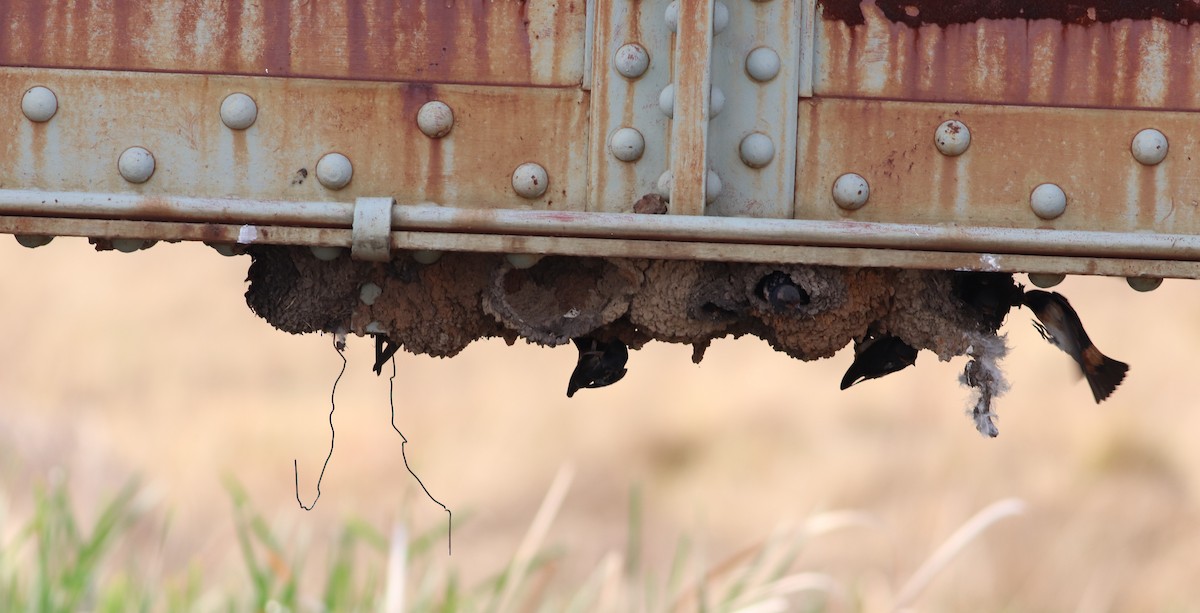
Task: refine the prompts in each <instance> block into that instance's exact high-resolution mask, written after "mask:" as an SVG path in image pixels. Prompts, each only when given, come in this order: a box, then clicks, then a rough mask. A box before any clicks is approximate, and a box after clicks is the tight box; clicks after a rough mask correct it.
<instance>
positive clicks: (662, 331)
mask: <svg viewBox="0 0 1200 613" xmlns="http://www.w3.org/2000/svg"><path fill="white" fill-rule="evenodd" d="M248 251H249V253H250V255H251V256H252V257H253V262H252V264H251V266H250V271H249V281H250V287H249V289H248V290H247V292H246V301H247V303H248V304H249V306H250V308H251V309H252V310H253V311H254V312H255V313H257V314H258V315H259V316H261V317H262V318H264V319H266V320H267V321H268V322H270V323H271V324H272V325H273V326H275V327H276V328H279V329H280V330H283V331H285V332H290V333H295V334H301V333H306V332H345V333H353V334H360V335H366V334H384V335H387V336H388V337H390V339H391V340H392V341H394V342H397V343H399V344H401V345H402V346H403V348H404V349H406V350H408V351H410V352H412V353H418V354H428V355H432V356H438V357H450V356H453V355H455V354H457V353H458V352H460V351H462V350H463V348H465V347H466V346H467V345H469V344H470V343H471V342H473V341H475V340H477V339H482V338H489V337H501V338H504V339H505V340H506V341H508V342H509V343H512V342H514V341H516V339H518V338H524V339H526V340H528V341H530V342H534V343H539V344H543V345H561V344H565V343H568V342H570V341H571V339H572V338H577V337H582V336H588V337H591V338H595V339H598V340H601V341H612V340H619V341H621V342H623V343H625V344H626V345H627V346H628V347H629V348H631V349H638V348H640V347H641V346H642V345H644V344H646V343H647V342H648V341H651V340H658V341H666V342H672V343H686V344H690V345H692V346H693V348H694V354H693V359H694V360H695V361H697V362H699V361H700V359H701V358H702V357H703V355H704V349H705V348H706V347H707V346H708V344H709V343H710V342H711V341H712V340H713V339H716V338H722V337H725V336H734V337H738V336H742V335H745V334H750V335H754V336H758V337H760V338H762V339H764V340H766V341H767V342H768V343H770V344H771V346H772V347H774V348H775V349H776V350H778V351H782V352H784V353H786V354H788V355H790V356H792V357H794V358H798V359H801V360H815V359H819V358H825V357H829V356H832V355H833V354H834V353H835V352H837V351H838V350H839V349H841V348H843V347H845V346H846V345H847V344H850V343H856V345H857V344H862V343H863V342H864V340H865V339H869V338H874V337H880V336H887V337H897V338H899V339H901V340H902V341H903V342H904V343H906V344H907V345H909V346H911V347H912V348H915V349H928V350H929V351H932V352H933V353H935V354H937V356H938V357H939V358H940V359H942V360H948V359H950V358H952V357H954V356H958V355H970V356H972V357H973V358H974V360H973V361H972V363H971V365H970V366H969V367H968V369H967V372H966V373H964V381H965V382H966V383H967V384H968V385H973V386H974V387H976V388H979V392H980V393H979V395H978V397H979V398H980V401H979V405H982V406H979V405H977V406H976V407H975V408H974V410H973V413H974V416H975V419H976V425H977V426H978V427H979V428H980V430H981V431H983V432H985V434H990V435H993V436H994V435H995V433H994V426H991V420H990V408H989V406H987V405H990V398H991V397H992V396H994V395H997V394H999V393H1001V392H1002V391H1003V386H1004V383H1003V380H1002V377H1001V376H1000V374H999V372H998V371H997V370H996V369H995V361H996V360H998V359H999V358H1001V357H1003V354H1004V352H1005V348H1004V343H1003V342H1002V340H1001V339H999V338H997V336H996V330H997V328H998V327H999V326H1000V323H1001V322H1002V321H1003V319H1004V316H1005V315H1006V314H1007V313H1008V310H1009V308H1010V305H1011V304H1013V303H1014V302H1015V301H1014V300H1013V299H1012V296H1014V295H1016V296H1019V293H1020V290H1019V289H1017V286H1016V285H1015V283H1014V282H1013V279H1012V276H1011V275H1008V274H1000V273H955V272H939V271H914V270H898V269H885V268H835V267H821V266H804V265H795V264H742V263H725V262H696V261H680V260H647V259H604V258H575V257H555V256H550V257H546V258H543V259H542V260H540V261H538V262H537V263H536V264H535V265H533V266H532V267H529V268H525V269H518V268H514V267H513V265H512V264H510V263H509V262H508V260H507V259H506V258H505V257H503V256H501V255H492V254H472V253H446V254H445V255H444V256H442V257H441V258H440V259H438V260H437V261H436V262H434V263H432V264H428V265H426V264H420V263H418V262H416V261H415V260H413V259H412V258H411V257H410V256H409V255H407V254H398V255H397V256H396V257H395V258H394V259H393V260H392V261H391V262H389V263H367V262H358V261H354V260H352V259H350V258H349V257H348V256H347V255H345V254H343V255H342V256H340V257H338V258H337V259H334V260H332V261H323V260H319V259H317V258H316V257H314V256H313V254H312V252H311V251H310V250H309V249H307V248H297V247H272V246H255V247H252V248H250V249H249V250H248ZM782 275H786V276H782ZM771 276H774V278H780V279H783V280H784V281H785V282H786V281H789V280H790V282H791V283H792V284H794V285H795V287H796V288H799V291H800V292H802V293H804V294H806V295H805V303H804V304H794V305H793V304H789V305H787V306H786V307H785V308H781V307H780V305H779V304H778V303H773V302H772V301H771V300H770V299H769V298H770V297H769V296H767V295H764V291H763V287H762V283H763V280H764V279H765V278H768V277H771ZM1016 301H1019V299H1018V300H1016ZM972 373H975V374H974V375H972ZM980 373H985V374H986V375H987V376H980Z"/></svg>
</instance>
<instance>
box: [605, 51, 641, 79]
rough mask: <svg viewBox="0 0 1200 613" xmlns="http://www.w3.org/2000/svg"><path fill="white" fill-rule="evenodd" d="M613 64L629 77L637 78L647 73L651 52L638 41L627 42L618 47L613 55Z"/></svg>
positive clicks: (622, 74)
mask: <svg viewBox="0 0 1200 613" xmlns="http://www.w3.org/2000/svg"><path fill="white" fill-rule="evenodd" d="M613 65H614V66H615V67H616V69H617V72H619V73H621V76H623V77H625V78H627V79H636V78H638V77H640V76H642V75H644V74H646V69H647V68H649V67H650V54H649V53H647V52H646V48H645V47H643V46H641V45H639V44H637V43H626V44H624V45H621V47H620V48H619V49H617V54H616V55H615V56H613Z"/></svg>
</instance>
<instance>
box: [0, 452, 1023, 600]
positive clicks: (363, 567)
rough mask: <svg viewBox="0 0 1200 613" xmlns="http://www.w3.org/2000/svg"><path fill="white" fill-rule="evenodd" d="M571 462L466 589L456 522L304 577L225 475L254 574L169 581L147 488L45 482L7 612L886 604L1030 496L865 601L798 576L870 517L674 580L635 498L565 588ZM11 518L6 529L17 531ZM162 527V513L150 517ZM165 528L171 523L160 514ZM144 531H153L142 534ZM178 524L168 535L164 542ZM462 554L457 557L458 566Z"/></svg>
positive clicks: (6, 567) (353, 549) (676, 567)
mask: <svg viewBox="0 0 1200 613" xmlns="http://www.w3.org/2000/svg"><path fill="white" fill-rule="evenodd" d="M570 482H571V472H570V471H569V470H562V471H560V472H559V474H558V476H557V477H556V478H555V481H554V483H553V484H552V485H551V487H550V490H549V492H548V493H547V495H546V497H545V499H544V500H543V502H542V505H541V507H540V508H539V509H538V512H537V514H536V515H535V517H534V519H533V522H532V524H531V525H530V527H529V529H528V532H527V534H526V536H525V538H524V539H523V540H522V542H521V543H520V545H519V547H518V548H517V551H516V552H515V553H514V555H513V557H512V560H511V561H510V562H509V563H508V565H506V566H505V567H504V568H503V569H500V570H498V571H497V572H495V573H494V574H493V575H492V576H491V577H489V578H487V579H486V580H484V581H482V582H480V583H479V584H478V585H473V586H464V585H462V583H461V582H460V581H459V579H458V577H457V575H456V574H455V573H454V571H453V569H451V568H447V566H446V564H447V560H445V559H444V556H441V555H440V551H441V550H440V545H441V543H442V542H443V541H442V539H443V538H444V537H445V533H444V531H443V528H444V527H443V526H438V527H435V528H433V529H431V530H429V531H428V532H427V533H424V534H418V535H415V536H413V537H410V536H409V535H407V534H406V533H405V532H404V531H403V530H401V529H397V530H396V531H395V532H394V533H393V534H385V533H383V532H382V531H380V530H379V529H377V528H375V527H374V526H371V525H370V524H368V523H366V522H363V521H360V520H356V519H350V520H346V521H344V522H343V523H342V525H341V529H340V531H339V535H338V536H337V538H336V541H335V542H334V543H332V544H331V545H332V547H331V549H330V551H331V553H330V555H329V558H328V560H327V561H326V568H324V569H323V570H322V572H320V573H316V576H318V577H321V578H322V580H321V581H318V582H317V583H316V584H312V583H311V582H309V583H305V582H304V580H303V579H302V577H306V576H307V577H312V576H313V574H311V573H310V574H306V573H305V568H304V564H305V562H306V560H307V557H306V551H305V548H304V547H302V546H297V545H295V544H294V543H292V542H290V541H288V540H286V539H285V538H284V537H283V536H282V535H281V534H279V533H278V531H277V530H276V529H275V528H273V527H272V525H271V523H270V522H269V521H267V519H266V518H264V517H263V516H262V514H261V513H259V512H258V511H257V510H256V509H255V508H254V506H253V504H252V501H251V499H250V496H249V494H248V493H247V492H246V490H245V489H244V488H243V487H242V486H241V485H240V484H239V483H238V482H237V481H236V480H235V479H234V478H232V477H227V478H226V479H225V488H226V490H227V492H228V495H229V499H230V502H231V511H232V514H233V519H234V525H235V528H236V534H237V539H238V545H239V547H240V550H241V557H242V561H243V565H244V567H245V571H246V582H245V583H244V584H242V585H240V586H233V587H229V586H213V585H208V584H207V583H206V581H205V577H203V576H202V574H201V573H200V572H199V571H198V570H196V569H195V568H191V569H189V570H188V571H187V572H185V573H183V574H182V575H180V576H175V577H167V578H165V579H164V578H158V577H154V576H153V573H148V572H147V569H146V568H143V567H139V565H138V564H139V562H142V563H144V562H145V560H146V559H147V558H153V557H154V556H153V555H151V554H152V553H154V552H146V551H137V550H135V549H137V548H139V547H140V548H141V549H145V548H146V547H153V545H146V544H144V543H142V542H141V541H144V540H145V539H144V538H142V539H140V541H139V540H138V539H136V538H135V536H136V534H135V533H137V532H138V530H136V529H135V528H139V527H144V525H145V524H146V523H148V520H149V519H153V518H148V517H147V511H145V510H144V509H143V508H142V507H141V506H139V505H138V504H137V503H136V501H137V500H138V492H139V487H138V484H137V483H136V482H130V483H127V484H126V485H125V486H124V487H122V488H121V489H119V490H118V491H117V492H116V493H114V494H113V495H112V497H111V498H109V499H108V501H107V502H106V503H105V504H103V505H102V506H101V508H100V509H99V511H98V513H97V514H96V516H95V518H94V519H93V520H92V521H91V522H90V524H89V525H86V526H84V525H81V521H80V519H79V514H78V511H77V510H76V509H75V508H74V507H73V505H72V502H71V499H70V495H69V493H68V488H67V485H66V483H65V482H63V480H61V479H60V480H58V481H56V482H52V483H51V484H49V485H48V486H43V487H39V488H37V489H36V490H35V491H34V492H33V494H34V505H33V512H32V516H31V517H30V518H28V520H27V521H26V523H25V524H24V525H22V526H21V527H20V529H19V530H16V531H15V532H13V534H14V536H12V537H11V538H8V539H7V540H5V541H4V542H0V610H2V611H6V612H14V613H17V612H23V611H29V612H39V613H41V612H48V613H57V612H64V613H65V612H75V611H98V612H102V613H107V612H113V613H116V612H127V611H272V612H274V611H280V612H282V611H291V612H302V611H305V612H306V611H338V612H341V611H347V612H353V611H392V610H403V611H413V612H416V613H427V612H428V613H443V612H445V613H449V612H454V611H479V612H483V613H508V612H510V611H568V612H579V613H583V612H591V611H645V612H657V611H705V612H708V611H712V612H739V613H769V612H773V611H797V610H798V611H824V610H826V609H836V610H851V611H853V610H878V609H880V608H888V609H889V610H890V609H891V608H893V607H896V606H897V605H904V606H910V605H911V604H912V603H913V602H914V601H915V600H916V599H917V597H918V596H919V595H920V593H921V592H922V591H923V590H924V588H925V587H926V586H927V585H928V584H929V582H930V581H931V580H932V579H933V577H934V576H936V575H937V574H938V573H939V572H940V571H941V570H942V569H943V568H945V567H946V565H947V564H949V563H950V561H951V560H952V559H953V558H954V556H955V555H957V553H958V552H959V551H961V549H962V548H963V547H965V546H966V545H967V544H969V543H970V542H971V541H972V540H973V539H975V538H976V537H977V536H978V535H979V534H981V533H982V532H983V531H984V530H986V529H987V528H988V527H989V526H990V525H992V524H994V523H995V522H996V521H999V520H1000V519H1003V518H1005V517H1008V516H1011V515H1014V514H1016V513H1018V512H1020V510H1021V509H1020V507H1021V505H1020V503H1019V502H1017V501H1011V500H1010V501H1001V502H999V503H996V504H994V505H992V506H990V507H988V508H987V509H984V510H983V511H981V512H980V513H979V514H977V515H976V516H975V517H973V518H972V519H971V520H969V521H968V522H966V523H965V524H964V525H963V527H962V528H960V529H959V530H958V531H957V532H955V533H954V534H953V535H951V537H950V538H949V539H948V540H947V541H946V542H945V543H943V544H942V545H941V546H940V547H938V548H936V550H935V551H934V553H933V555H931V556H930V558H929V559H928V560H927V561H926V563H925V564H923V565H921V567H920V568H918V569H917V570H916V572H915V573H913V576H912V577H910V578H909V579H908V580H907V581H904V582H899V581H898V582H896V583H895V584H896V585H897V586H899V587H897V588H896V589H895V590H894V591H893V592H892V593H891V594H890V595H889V596H888V602H866V601H864V600H863V598H862V597H861V595H859V594H855V593H854V591H853V586H851V587H846V586H843V585H841V584H839V583H838V582H837V581H835V580H834V578H833V577H831V576H828V575H826V574H824V573H821V572H819V571H803V570H800V571H798V570H797V569H796V566H797V557H798V556H799V554H800V553H801V551H802V549H803V546H804V544H805V543H806V542H808V541H809V540H810V539H813V538H819V537H820V536H821V535H823V534H826V533H828V532H831V531H834V530H839V529H845V528H854V527H861V526H864V525H870V524H871V523H872V521H871V520H870V518H868V517H867V516H865V515H863V514H858V513H831V514H825V515H818V516H816V517H813V518H810V519H809V520H808V521H807V522H805V523H804V524H803V525H801V526H799V527H797V528H793V529H788V530H782V529H781V530H779V531H777V532H776V533H774V534H772V535H770V536H769V537H768V538H766V539H764V540H763V542H761V543H758V544H755V545H753V546H751V547H747V548H746V549H744V550H742V551H740V552H738V553H737V554H735V555H734V556H731V557H730V558H729V559H726V560H722V561H719V562H718V563H716V564H713V565H704V564H702V563H701V562H700V561H699V560H697V559H696V556H695V554H694V552H693V551H692V548H691V546H690V542H689V541H688V540H687V539H686V538H685V539H681V540H680V541H679V543H678V546H677V548H676V553H675V556H674V559H673V561H672V563H671V564H670V566H669V568H667V569H666V572H665V573H663V576H661V577H660V576H658V572H657V571H656V570H655V569H652V568H648V567H646V566H644V564H643V562H642V549H643V537H642V507H641V495H640V492H638V491H637V490H636V489H635V490H634V491H633V492H632V494H631V496H630V507H629V519H628V538H627V540H626V544H625V547H624V550H623V551H616V550H614V551H612V552H610V553H609V554H608V555H607V556H606V557H605V558H604V560H603V561H602V562H601V563H600V565H599V566H598V567H597V568H596V569H595V571H593V572H592V573H591V574H590V576H589V577H587V579H586V580H584V581H583V583H582V584H580V585H577V586H567V587H565V588H564V587H559V586H555V584H554V582H553V579H554V574H555V567H556V566H555V562H556V561H557V560H558V559H560V558H561V556H562V554H561V553H558V552H555V551H553V550H550V549H548V548H547V547H546V546H545V536H546V533H547V531H548V529H549V528H550V525H551V524H552V523H553V521H554V518H555V517H556V515H557V513H558V510H559V508H560V505H561V504H562V501H563V500H564V499H565V497H566V494H567V491H568V490H569V488H570ZM3 519H4V517H3V516H2V515H0V535H3V534H7V530H6V526H4V525H3V523H2V522H3ZM150 523H152V522H150ZM159 523H161V522H159ZM142 532H144V530H142ZM165 538H166V534H165V529H164V531H163V534H162V539H161V540H160V542H159V543H158V546H159V547H161V544H162V543H161V541H162V540H165ZM452 561H453V560H450V562H452Z"/></svg>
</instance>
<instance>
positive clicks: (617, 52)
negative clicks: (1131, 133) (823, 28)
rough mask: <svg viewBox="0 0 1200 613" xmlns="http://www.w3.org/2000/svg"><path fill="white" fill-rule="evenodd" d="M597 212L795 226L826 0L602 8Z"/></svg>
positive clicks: (596, 98) (596, 67)
mask: <svg viewBox="0 0 1200 613" xmlns="http://www.w3.org/2000/svg"><path fill="white" fill-rule="evenodd" d="M594 2H595V9H596V10H595V24H594V32H595V39H594V49H593V53H592V57H593V63H592V71H591V77H592V98H591V121H592V126H591V145H590V155H591V157H590V164H589V173H590V175H589V189H590V193H589V197H588V209H589V210H592V211H607V212H628V211H630V210H631V209H632V207H633V205H634V203H635V202H637V201H638V200H639V198H641V197H643V196H645V195H647V194H651V193H658V194H659V195H661V196H663V197H665V198H669V199H670V204H669V208H668V210H669V211H670V212H671V213H673V214H682V215H706V214H707V215H723V216H741V217H783V218H787V217H792V215H793V205H792V199H791V198H780V194H791V193H793V190H794V186H795V179H796V177H795V175H796V151H795V147H794V146H792V144H793V143H794V142H795V140H794V139H795V135H796V132H797V130H796V127H797V123H796V122H797V113H798V101H799V97H800V95H801V94H802V93H804V94H810V93H811V82H812V77H811V75H812V65H811V63H812V57H813V55H812V52H811V48H812V44H813V24H812V23H811V20H812V18H813V13H814V2H815V0H799V1H793V2H784V1H782V0H780V1H774V2H726V1H722V0H716V1H713V0H672V1H670V2H668V1H667V0H646V1H643V2H638V3H631V2H625V1H621V0H594Z"/></svg>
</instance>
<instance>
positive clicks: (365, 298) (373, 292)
mask: <svg viewBox="0 0 1200 613" xmlns="http://www.w3.org/2000/svg"><path fill="white" fill-rule="evenodd" d="M382 295H383V288H382V287H379V286H378V285H375V284H374V283H363V284H362V287H360V288H358V299H359V300H361V301H362V303H363V304H365V305H367V306H371V305H373V304H375V301H376V300H379V297H380V296H382Z"/></svg>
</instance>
